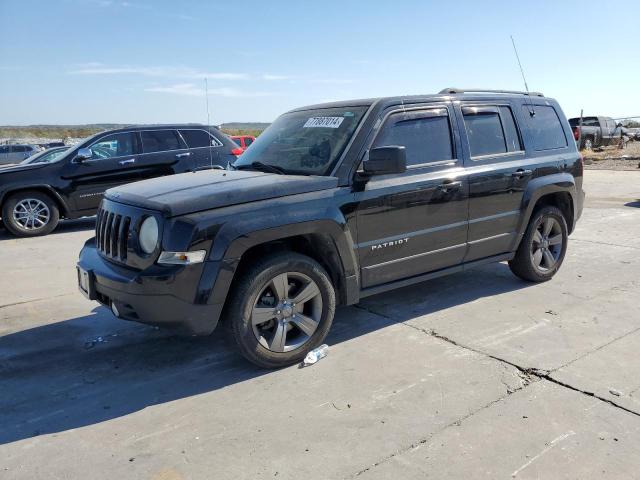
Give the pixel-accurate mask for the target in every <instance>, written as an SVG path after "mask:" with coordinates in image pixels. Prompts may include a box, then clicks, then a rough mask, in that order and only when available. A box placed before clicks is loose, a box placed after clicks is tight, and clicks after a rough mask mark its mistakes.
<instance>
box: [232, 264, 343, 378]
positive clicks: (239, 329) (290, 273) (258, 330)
mask: <svg viewBox="0 0 640 480" xmlns="http://www.w3.org/2000/svg"><path fill="white" fill-rule="evenodd" d="M283 275H284V277H283ZM281 278H284V279H286V280H285V281H284V282H282V283H280V285H284V284H286V285H287V287H286V289H287V293H286V294H285V295H284V297H285V300H286V301H285V302H284V303H283V302H281V301H280V300H279V299H280V296H281V295H280V294H279V293H278V292H277V290H276V287H275V285H276V284H277V280H278V279H281ZM312 284H315V286H316V287H317V290H319V292H317V293H314V296H313V297H310V300H305V301H302V297H301V296H300V294H301V293H302V291H303V290H305V288H306V287H309V286H311V288H310V290H313V292H315V291H316V290H315V288H313V285H312ZM231 288H232V292H230V296H229V300H228V303H227V305H226V307H225V314H224V321H225V322H226V324H227V328H228V332H229V333H230V334H231V336H232V337H233V339H234V340H235V343H236V344H237V346H238V348H239V350H240V353H242V355H243V356H244V357H245V358H247V359H248V360H249V361H250V362H252V363H254V364H255V365H258V366H259V367H262V368H279V367H285V366H288V365H293V364H295V363H298V362H300V361H301V360H302V359H303V358H304V357H305V355H306V354H307V353H308V352H309V351H310V350H312V349H314V348H316V347H318V346H320V345H321V344H322V342H323V340H324V339H325V337H326V336H327V333H328V331H329V329H330V327H331V323H332V322H333V317H334V314H335V308H336V298H335V291H334V288H333V285H332V283H331V281H330V280H329V276H328V275H327V272H326V271H325V270H324V268H322V266H321V265H320V264H319V263H318V262H316V261H315V260H313V259H311V258H309V257H307V256H304V255H300V254H298V253H294V252H283V253H278V254H274V255H273V256H269V257H267V258H265V259H264V260H262V261H259V262H257V263H255V264H254V265H252V266H251V267H250V268H249V269H247V270H246V271H245V272H244V273H243V274H242V277H241V278H239V279H238V281H236V282H234V283H233V284H232V287H231ZM296 295H297V296H298V297H299V298H300V300H299V303H298V304H297V306H296V304H295V303H291V301H292V300H295V297H296ZM287 302H288V303H287ZM291 305H294V307H291ZM279 308H280V309H279ZM269 309H271V313H269ZM285 309H286V310H287V311H286V312H285ZM296 309H300V311H298V310H296ZM254 312H266V313H264V315H266V316H265V318H267V316H268V315H270V314H271V315H272V317H270V319H268V320H266V321H265V322H264V323H260V324H257V325H255V326H254V322H253V321H252V318H253V317H254ZM275 312H277V315H275ZM287 315H288V316H287ZM296 316H297V317H298V319H297V320H296ZM259 317H260V315H258V314H257V313H256V318H259ZM276 317H277V318H276ZM311 317H314V318H315V319H317V321H316V322H314V323H313V325H314V326H315V330H314V331H313V332H312V333H311V335H308V334H307V333H305V332H304V331H303V330H302V329H301V328H300V327H299V326H298V322H300V318H303V319H305V322H306V321H308V320H309V319H310V318H311ZM300 324H302V323H300ZM304 326H305V328H306V329H307V331H311V329H310V328H309V326H308V324H307V323H305V324H304ZM278 332H284V335H283V336H284V338H285V340H283V341H282V343H281V344H282V345H283V348H284V349H286V348H290V350H284V351H278V347H274V349H271V348H270V347H271V346H273V344H277V343H278V342H276V336H277V335H278ZM271 335H273V336H271ZM259 336H260V338H258V337H259ZM278 338H280V337H278ZM305 338H306V340H305ZM291 339H293V341H292V345H291V346H287V341H289V340H291ZM296 339H297V340H296ZM296 341H298V342H304V343H301V344H300V345H299V346H298V347H295V348H294V345H295V342H296Z"/></svg>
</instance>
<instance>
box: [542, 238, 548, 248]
mask: <svg viewBox="0 0 640 480" xmlns="http://www.w3.org/2000/svg"><path fill="white" fill-rule="evenodd" d="M542 248H549V240H547V239H546V238H545V239H543V240H542Z"/></svg>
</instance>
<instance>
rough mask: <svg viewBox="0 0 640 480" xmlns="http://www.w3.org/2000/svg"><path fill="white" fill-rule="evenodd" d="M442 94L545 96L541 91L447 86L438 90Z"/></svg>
mask: <svg viewBox="0 0 640 480" xmlns="http://www.w3.org/2000/svg"><path fill="white" fill-rule="evenodd" d="M438 93H439V94H440V95H447V94H449V95H453V94H455V93H511V94H518V95H529V96H531V97H544V94H543V93H541V92H523V91H520V90H489V89H487V88H445V89H444V90H440V92H438Z"/></svg>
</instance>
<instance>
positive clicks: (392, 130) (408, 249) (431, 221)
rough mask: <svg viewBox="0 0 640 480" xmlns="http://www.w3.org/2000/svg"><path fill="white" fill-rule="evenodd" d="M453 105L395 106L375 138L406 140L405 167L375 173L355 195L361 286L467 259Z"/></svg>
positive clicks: (464, 192) (464, 189)
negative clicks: (394, 171)
mask: <svg viewBox="0 0 640 480" xmlns="http://www.w3.org/2000/svg"><path fill="white" fill-rule="evenodd" d="M450 108H451V107H450V105H448V104H443V105H434V106H428V107H420V108H419V109H412V110H406V109H404V108H402V109H400V110H398V111H392V112H391V113H390V114H388V115H387V118H386V120H385V122H384V125H383V126H382V129H381V130H380V132H379V134H378V135H377V137H376V138H375V140H374V142H373V145H372V146H374V147H380V146H385V145H402V146H404V147H405V148H406V152H407V171H406V172H405V173H403V174H397V175H384V176H379V177H372V178H371V179H370V180H369V181H368V182H367V183H366V186H365V188H364V191H362V192H358V193H357V194H356V199H357V200H359V204H358V211H357V226H358V244H357V250H358V256H359V260H360V268H361V282H362V286H363V287H364V288H367V287H372V286H376V285H382V284H385V283H389V282H393V281H394V280H400V279H404V278H410V277H414V276H417V275H420V274H423V273H427V272H432V271H436V270H440V269H443V268H447V267H451V266H454V265H458V264H460V263H461V262H462V259H463V257H464V253H465V250H466V240H467V209H468V184H467V180H466V178H465V177H464V174H463V169H462V168H461V166H462V161H461V160H459V159H458V158H459V157H458V152H459V151H460V149H459V140H458V136H457V135H454V132H455V129H454V125H455V121H454V118H453V116H452V115H451V111H450Z"/></svg>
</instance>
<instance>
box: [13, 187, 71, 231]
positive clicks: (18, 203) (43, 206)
mask: <svg viewBox="0 0 640 480" xmlns="http://www.w3.org/2000/svg"><path fill="white" fill-rule="evenodd" d="M2 220H3V221H4V224H5V226H6V227H7V230H9V231H10V232H11V233H13V234H14V235H16V236H18V237H35V236H38V235H47V234H48V233H51V232H52V231H53V230H54V229H55V228H56V226H57V225H58V221H59V220H60V211H59V210H58V206H57V205H56V203H55V202H54V201H53V199H52V198H51V197H50V196H49V195H46V194H45V193H42V192H38V191H25V192H18V193H15V194H13V195H11V196H10V197H9V198H8V199H7V200H6V201H5V202H4V205H3V206H2Z"/></svg>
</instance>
